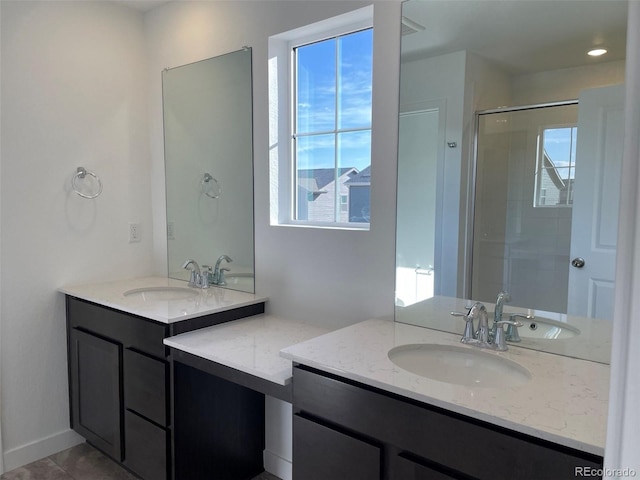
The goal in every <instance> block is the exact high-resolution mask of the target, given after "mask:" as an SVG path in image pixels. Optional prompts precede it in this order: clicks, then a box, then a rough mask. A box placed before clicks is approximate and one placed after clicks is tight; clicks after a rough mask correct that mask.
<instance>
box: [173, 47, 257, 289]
mask: <svg viewBox="0 0 640 480" xmlns="http://www.w3.org/2000/svg"><path fill="white" fill-rule="evenodd" d="M162 96H163V110H164V112H163V113H164V139H165V140H164V141H165V145H164V147H165V169H166V195H167V250H168V272H169V276H170V277H172V278H178V279H182V280H188V279H189V271H187V270H185V269H184V268H183V265H184V264H185V262H186V261H187V260H189V259H193V260H195V262H197V263H198V264H199V266H200V268H201V269H202V270H203V272H204V271H205V270H207V267H206V266H210V268H211V275H210V276H209V277H210V279H211V283H215V284H218V285H219V286H222V287H225V288H230V289H234V290H242V291H246V292H253V291H254V243H253V241H254V240H253V221H254V218H253V113H252V108H253V105H252V79H251V49H250V48H244V49H242V50H239V51H236V52H232V53H228V54H225V55H221V56H218V57H214V58H210V59H207V60H202V61H200V62H196V63H191V64H188V65H184V66H180V67H176V68H171V69H167V70H165V71H164V72H163V73H162ZM223 256H226V257H223ZM220 259H222V260H223V261H221V262H218V266H219V267H220V268H219V269H218V270H219V271H222V275H220V273H217V274H216V275H213V270H214V268H215V265H216V263H217V261H218V260H220ZM227 259H230V260H232V261H229V260H227ZM223 268H224V269H228V271H227V270H222V269H223ZM214 277H215V278H214Z"/></svg>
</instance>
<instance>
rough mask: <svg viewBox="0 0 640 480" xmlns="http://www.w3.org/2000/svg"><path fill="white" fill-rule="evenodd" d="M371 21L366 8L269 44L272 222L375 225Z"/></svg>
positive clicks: (350, 226) (362, 226) (310, 224)
mask: <svg viewBox="0 0 640 480" xmlns="http://www.w3.org/2000/svg"><path fill="white" fill-rule="evenodd" d="M372 19H373V10H372V8H371V7H367V8H364V9H360V10H357V11H354V12H350V13H347V14H345V15H341V16H339V17H334V18H331V19H327V20H325V21H322V22H319V23H315V24H313V25H309V26H307V27H303V28H300V29H296V30H294V31H290V32H285V33H282V34H279V35H276V36H273V37H270V39H269V111H270V164H271V168H270V172H271V176H272V180H271V182H270V184H271V192H270V193H271V199H272V200H271V223H272V224H275V225H297V226H308V227H332V228H348V229H365V230H366V229H368V228H369V222H370V214H369V211H370V197H371V194H370V190H371V110H372V108H371V106H372V71H373V68H372V67H373V29H372V26H371V25H372ZM289 78H291V79H292V81H291V82H290V81H289Z"/></svg>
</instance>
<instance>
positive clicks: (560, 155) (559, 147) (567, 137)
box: [544, 128, 573, 167]
mask: <svg viewBox="0 0 640 480" xmlns="http://www.w3.org/2000/svg"><path fill="white" fill-rule="evenodd" d="M572 139H573V136H572V129H571V128H553V129H549V130H545V131H544V150H545V152H547V155H549V158H550V159H551V161H552V162H553V164H554V166H556V167H568V166H569V165H570V164H571V159H572V153H573V152H572V150H573V148H572V147H573V144H572Z"/></svg>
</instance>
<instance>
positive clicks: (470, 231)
mask: <svg viewBox="0 0 640 480" xmlns="http://www.w3.org/2000/svg"><path fill="white" fill-rule="evenodd" d="M569 105H578V99H577V98H574V99H569V100H561V101H557V102H547V103H536V104H531V105H518V106H513V107H501V108H493V109H488V110H478V111H477V112H475V114H474V116H473V121H474V126H473V131H474V134H473V149H472V155H473V157H472V159H471V162H470V165H469V170H470V172H469V183H468V188H467V191H468V195H469V209H468V210H467V219H466V220H467V221H466V234H465V235H464V237H465V238H464V239H465V265H464V268H463V271H464V292H463V294H464V295H463V296H464V298H468V299H471V298H472V297H471V293H472V283H473V246H474V241H475V238H474V232H475V219H476V181H477V175H478V136H479V131H478V130H479V129H480V116H481V115H490V114H498V113H512V112H520V111H525V110H537V109H542V108H549V107H564V106H569ZM578 108H579V107H578ZM497 294H498V292H496V295H497Z"/></svg>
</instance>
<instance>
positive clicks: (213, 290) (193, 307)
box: [58, 276, 267, 323]
mask: <svg viewBox="0 0 640 480" xmlns="http://www.w3.org/2000/svg"><path fill="white" fill-rule="evenodd" d="M164 287H170V288H173V287H178V288H180V289H184V290H181V291H180V292H179V293H182V292H187V293H188V295H181V294H177V295H176V298H171V299H164V300H163V299H158V298H153V299H149V298H145V296H144V295H141V294H135V295H125V292H129V291H131V290H136V289H143V288H164ZM187 289H188V290H187ZM58 290H59V291H60V292H62V293H65V294H67V295H71V296H73V297H77V298H80V299H82V300H87V301H89V302H93V303H97V304H98V305H104V306H106V307H111V308H115V309H117V310H120V311H123V312H127V313H131V314H134V315H138V316H141V317H144V318H149V319H151V320H156V321H158V322H162V323H174V322H179V321H182V320H187V319H190V318H195V317H200V316H203V315H209V314H212V313H219V312H224V311H226V310H232V309H234V308H240V307H244V306H247V305H254V304H256V303H262V302H266V301H267V297H262V296H259V295H255V294H252V293H245V292H239V291H235V290H229V289H225V288H219V287H210V288H207V289H199V288H192V287H188V286H187V283H186V282H184V281H181V280H175V279H173V278H167V277H159V276H158V277H156V276H151V277H141V278H132V279H126V280H117V281H112V282H103V283H95V284H83V285H70V286H64V287H61V288H59V289H58ZM191 293H193V295H191ZM185 297H186V298H185Z"/></svg>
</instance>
